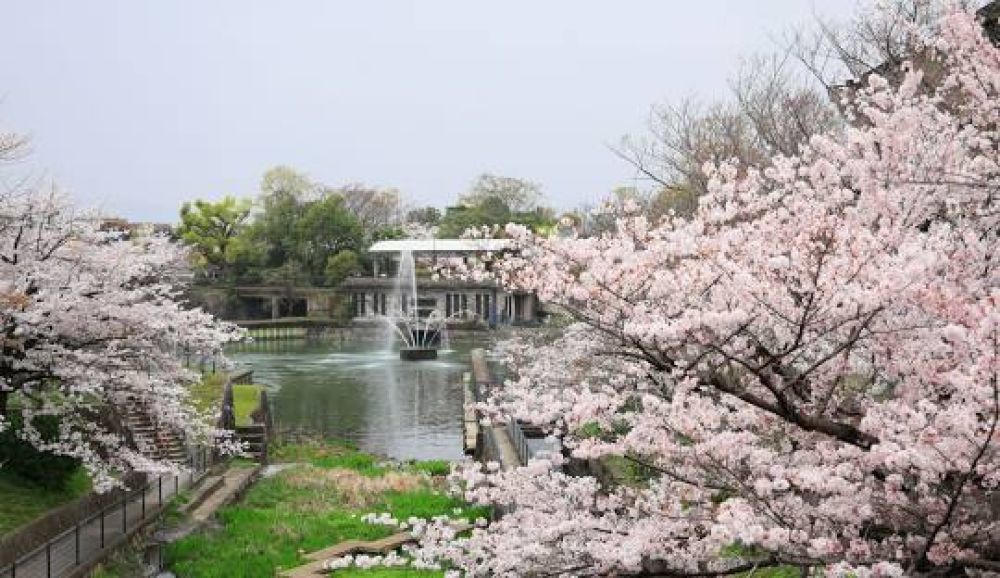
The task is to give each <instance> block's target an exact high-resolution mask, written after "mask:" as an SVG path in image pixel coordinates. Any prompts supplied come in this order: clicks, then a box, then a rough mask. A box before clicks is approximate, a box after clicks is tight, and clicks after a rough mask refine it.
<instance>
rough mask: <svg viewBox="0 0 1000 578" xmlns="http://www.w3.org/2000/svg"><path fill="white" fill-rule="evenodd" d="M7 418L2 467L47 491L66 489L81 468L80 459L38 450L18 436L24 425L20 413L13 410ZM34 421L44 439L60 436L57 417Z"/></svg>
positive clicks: (1, 437)
mask: <svg viewBox="0 0 1000 578" xmlns="http://www.w3.org/2000/svg"><path fill="white" fill-rule="evenodd" d="M7 419H8V420H9V421H10V425H9V426H8V427H7V428H6V429H5V430H3V431H2V432H0V466H2V468H3V471H4V472H6V473H9V474H12V475H15V476H17V477H20V478H21V479H23V480H25V481H27V482H29V483H32V484H35V485H37V486H39V487H40V488H42V489H45V490H51V491H56V492H60V491H63V490H65V489H66V487H67V484H68V483H69V482H70V481H71V480H72V479H73V476H74V475H75V474H76V472H77V471H78V470H79V465H80V462H79V461H78V460H76V459H74V458H70V457H67V456H60V455H56V454H53V453H49V452H41V451H38V450H37V449H35V447H34V446H33V445H32V444H30V443H28V442H26V441H23V440H22V439H21V438H20V437H19V435H18V432H20V431H21V430H22V429H23V427H24V423H23V421H22V417H21V414H20V412H17V411H12V412H11V413H10V414H9V415H8V416H7ZM31 423H32V425H33V426H34V428H35V429H36V430H37V431H38V433H39V434H40V435H41V437H42V439H43V440H45V441H55V440H56V439H58V437H59V423H58V421H57V420H56V418H55V417H54V416H50V415H38V416H35V417H34V418H33V420H32V422H31Z"/></svg>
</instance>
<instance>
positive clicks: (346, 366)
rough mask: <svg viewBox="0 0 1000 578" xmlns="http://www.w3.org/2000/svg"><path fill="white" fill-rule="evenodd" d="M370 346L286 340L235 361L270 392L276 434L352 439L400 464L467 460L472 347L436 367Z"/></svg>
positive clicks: (449, 353) (443, 357)
mask: <svg viewBox="0 0 1000 578" xmlns="http://www.w3.org/2000/svg"><path fill="white" fill-rule="evenodd" d="M373 347H375V346H373V345H372V344H344V345H339V344H314V343H307V342H305V341H282V342H271V343H260V344H259V345H258V344H252V345H249V346H248V345H243V346H240V347H239V349H237V350H234V351H233V352H231V354H230V357H231V358H233V359H234V360H236V361H238V362H245V363H250V364H252V365H253V367H254V379H255V380H256V381H258V382H260V383H263V384H264V385H265V386H267V388H268V395H269V396H270V397H271V403H272V411H273V414H274V423H275V427H276V428H278V429H279V431H292V432H299V433H305V434H310V435H319V436H323V437H327V438H338V439H350V440H352V441H354V442H356V443H357V444H358V445H359V446H360V447H361V448H362V449H364V450H367V451H372V452H377V453H380V454H385V455H388V456H391V457H395V458H401V459H409V458H415V459H433V458H444V459H457V458H459V457H461V455H462V386H461V377H462V373H463V372H464V371H467V367H468V360H469V357H468V352H469V350H470V349H471V348H472V347H473V345H472V344H471V343H468V342H465V343H462V342H459V343H453V344H452V345H451V348H450V349H448V350H441V351H440V352H439V357H438V359H437V360H435V361H420V362H404V361H400V360H399V356H398V353H397V352H395V351H373V350H372V349H373Z"/></svg>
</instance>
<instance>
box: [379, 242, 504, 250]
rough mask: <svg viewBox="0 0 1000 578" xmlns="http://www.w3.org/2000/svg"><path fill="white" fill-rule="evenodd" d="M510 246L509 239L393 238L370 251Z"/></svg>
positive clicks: (473, 248)
mask: <svg viewBox="0 0 1000 578" xmlns="http://www.w3.org/2000/svg"><path fill="white" fill-rule="evenodd" d="M509 246H510V241H509V240H508V239H392V240H389V241H379V242H377V243H375V244H374V245H372V246H371V248H369V249H368V252H369V253H402V252H404V251H410V252H412V253H483V252H486V251H502V250H504V249H506V248H508V247H509Z"/></svg>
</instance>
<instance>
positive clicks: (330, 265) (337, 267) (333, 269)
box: [326, 249, 361, 285]
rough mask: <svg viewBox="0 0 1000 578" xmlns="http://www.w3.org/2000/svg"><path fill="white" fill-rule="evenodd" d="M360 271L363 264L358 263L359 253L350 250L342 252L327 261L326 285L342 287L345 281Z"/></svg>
mask: <svg viewBox="0 0 1000 578" xmlns="http://www.w3.org/2000/svg"><path fill="white" fill-rule="evenodd" d="M359 270H361V262H360V261H358V255H357V253H355V252H354V251H351V250H349V249H347V250H344V251H340V252H339V253H337V254H336V255H331V256H330V257H329V258H328V259H327V260H326V283H327V284H328V285H340V284H341V283H343V282H344V279H347V278H348V277H349V276H350V275H351V274H352V273H356V272H357V271H359Z"/></svg>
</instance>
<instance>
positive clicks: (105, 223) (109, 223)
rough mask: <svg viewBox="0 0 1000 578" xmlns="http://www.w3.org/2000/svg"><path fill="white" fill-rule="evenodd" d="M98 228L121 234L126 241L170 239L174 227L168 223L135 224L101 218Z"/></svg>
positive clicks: (123, 220) (116, 218)
mask: <svg viewBox="0 0 1000 578" xmlns="http://www.w3.org/2000/svg"><path fill="white" fill-rule="evenodd" d="M99 228H100V230H101V231H105V232H109V233H110V232H116V233H122V234H123V235H124V236H125V237H126V238H128V239H142V238H145V237H172V236H173V234H174V227H173V225H171V224H170V223H136V222H132V221H129V220H127V219H122V218H119V217H105V218H102V219H101V220H100V225H99Z"/></svg>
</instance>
